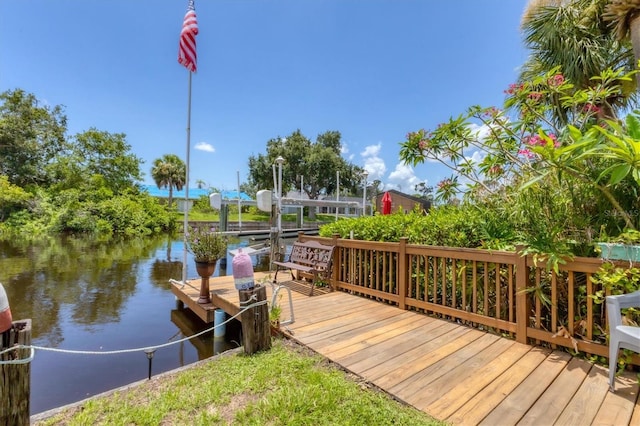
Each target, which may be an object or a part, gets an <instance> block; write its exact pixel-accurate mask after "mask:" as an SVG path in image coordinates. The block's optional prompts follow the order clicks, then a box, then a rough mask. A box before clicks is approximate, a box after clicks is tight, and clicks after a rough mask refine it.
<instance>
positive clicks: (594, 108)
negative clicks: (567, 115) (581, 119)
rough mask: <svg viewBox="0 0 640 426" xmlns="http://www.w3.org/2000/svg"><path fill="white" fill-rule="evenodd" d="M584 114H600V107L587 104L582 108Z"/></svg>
mask: <svg viewBox="0 0 640 426" xmlns="http://www.w3.org/2000/svg"><path fill="white" fill-rule="evenodd" d="M582 112H584V113H585V114H588V113H594V114H597V113H599V112H600V107H599V106H597V105H594V104H592V103H588V104H585V106H583V107H582Z"/></svg>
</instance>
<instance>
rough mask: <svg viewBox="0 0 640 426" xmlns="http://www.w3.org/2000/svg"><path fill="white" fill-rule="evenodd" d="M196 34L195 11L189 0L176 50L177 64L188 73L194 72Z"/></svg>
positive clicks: (196, 56) (191, 1) (191, 0)
mask: <svg viewBox="0 0 640 426" xmlns="http://www.w3.org/2000/svg"><path fill="white" fill-rule="evenodd" d="M196 34H198V21H197V19H196V9H195V6H194V4H193V0H189V6H188V7H187V13H186V14H185V15H184V21H183V22H182V31H181V32H180V47H179V49H178V62H179V63H180V64H182V65H184V66H185V67H186V68H187V69H188V70H189V71H191V72H196V62H197V58H198V55H197V54H196Z"/></svg>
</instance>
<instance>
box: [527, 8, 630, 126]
mask: <svg viewBox="0 0 640 426" xmlns="http://www.w3.org/2000/svg"><path fill="white" fill-rule="evenodd" d="M606 6H607V0H530V1H529V3H528V4H527V7H526V9H525V11H524V14H523V16H522V23H521V27H522V32H523V34H524V42H525V45H526V46H527V47H528V48H529V49H530V51H531V54H530V56H529V59H528V60H527V61H526V62H525V63H524V64H523V66H522V72H521V76H520V81H521V82H522V81H530V80H533V79H534V78H535V77H538V76H541V75H543V74H545V73H547V72H549V71H550V70H552V69H554V68H556V67H560V69H561V72H562V74H563V75H564V77H566V78H568V79H569V80H570V81H571V82H572V83H573V84H574V86H575V90H581V89H586V88H589V87H594V86H596V85H598V84H600V81H598V80H594V79H593V78H592V77H594V76H598V75H600V74H601V73H602V72H603V71H604V70H607V69H613V70H624V71H626V72H628V71H631V70H634V69H635V68H636V65H635V63H634V59H633V53H632V51H631V49H630V46H629V44H628V43H625V42H621V41H620V40H619V39H617V38H616V37H615V35H614V34H613V32H612V31H611V28H610V25H609V24H608V22H606V21H605V19H604V15H605V8H606ZM614 84H622V85H624V86H625V91H624V93H625V94H626V96H623V97H619V96H615V97H611V98H608V99H603V100H602V102H601V103H600V105H597V106H598V108H599V109H601V110H602V114H601V115H602V116H604V117H615V116H616V114H617V111H619V110H620V109H623V108H624V107H626V106H627V103H628V100H629V96H631V95H632V93H633V92H634V89H635V85H634V84H633V83H629V82H626V81H616V82H614ZM550 106H551V115H552V118H553V119H554V121H556V122H558V123H566V122H567V119H568V118H567V115H566V109H565V107H564V106H563V105H562V100H561V99H553V101H552V102H550Z"/></svg>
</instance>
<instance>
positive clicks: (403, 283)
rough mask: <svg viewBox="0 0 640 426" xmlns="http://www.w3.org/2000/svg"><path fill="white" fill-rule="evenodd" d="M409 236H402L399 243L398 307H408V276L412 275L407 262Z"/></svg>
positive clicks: (403, 308)
mask: <svg viewBox="0 0 640 426" xmlns="http://www.w3.org/2000/svg"><path fill="white" fill-rule="evenodd" d="M408 241H409V238H407V237H402V238H400V244H399V245H398V248H399V249H398V264H397V265H398V273H397V274H396V277H397V280H398V282H397V283H396V286H397V290H398V308H400V309H402V310H405V309H407V284H408V277H409V276H411V274H410V273H409V268H410V267H411V265H410V264H409V262H407V242H408Z"/></svg>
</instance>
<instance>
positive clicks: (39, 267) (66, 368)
mask: <svg viewBox="0 0 640 426" xmlns="http://www.w3.org/2000/svg"><path fill="white" fill-rule="evenodd" d="M247 244H249V242H248V241H246V240H235V241H233V240H232V241H231V242H230V247H229V248H235V247H239V246H245V245H247ZM182 258H183V243H182V241H181V240H179V239H176V238H172V237H166V236H163V237H159V238H142V239H128V240H125V241H109V242H98V241H94V240H88V239H83V238H75V237H63V238H52V239H48V240H46V241H43V242H38V243H33V244H30V243H25V242H18V241H11V242H0V282H2V283H3V285H4V287H5V290H6V291H7V295H8V298H9V302H10V304H11V311H12V313H13V318H14V319H15V320H20V319H27V318H31V319H32V343H33V344H34V345H38V346H44V347H49V348H61V349H77V350H91V351H94V350H95V351H106V350H119V349H128V348H138V347H145V346H154V345H158V344H162V343H165V342H170V341H177V340H178V339H180V338H182V337H184V336H191V335H193V334H195V333H197V332H199V331H202V330H204V329H205V328H206V325H204V324H202V323H201V322H200V321H199V319H197V317H195V315H193V314H192V313H191V312H190V311H178V310H176V309H175V308H176V304H175V298H174V296H173V294H172V293H171V290H170V285H169V279H171V278H173V279H180V278H181V276H182ZM254 261H255V265H254V268H255V270H256V271H259V270H268V267H269V259H268V256H261V257H257V258H254ZM221 263H222V262H219V265H218V267H217V268H216V272H215V275H225V274H231V258H228V259H227V262H226V268H225V267H224V266H223V267H222V268H220V264H221ZM220 269H222V270H220ZM187 276H188V277H195V276H196V273H195V266H194V263H193V259H192V257H191V256H190V255H189V256H188V257H187ZM227 327H228V328H227V335H228V336H232V337H231V338H232V339H233V333H234V329H233V325H230V324H227ZM236 336H237V335H236ZM236 338H237V337H236ZM235 346H238V342H229V341H227V342H220V341H219V339H218V340H216V339H214V338H213V332H210V333H206V334H204V335H203V336H200V337H199V338H195V339H191V340H189V341H187V342H184V343H181V344H176V345H172V346H169V347H167V348H163V349H159V350H158V351H157V352H156V354H155V355H154V359H153V374H157V373H159V372H161V371H166V370H169V369H173V368H177V367H179V366H183V365H186V364H189V363H192V362H194V361H197V360H201V359H204V358H207V357H210V356H212V355H213V353H214V352H215V350H216V347H217V348H218V350H222V349H228V348H229V347H235ZM31 376H32V377H31V382H32V385H31V412H32V414H35V413H38V412H41V411H44V410H48V409H51V408H55V407H58V406H61V405H64V404H67V403H70V402H74V401H78V400H80V399H84V398H86V397H88V396H90V395H94V394H96V393H100V392H103V391H106V390H109V389H112V388H114V387H117V386H122V385H125V384H128V383H131V382H133V381H136V380H141V379H143V378H146V377H147V359H146V355H145V354H144V353H140V354H138V353H130V354H123V355H115V356H106V355H100V356H91V355H69V354H65V353H56V352H48V351H37V352H36V358H35V360H34V361H33V363H32V368H31Z"/></svg>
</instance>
